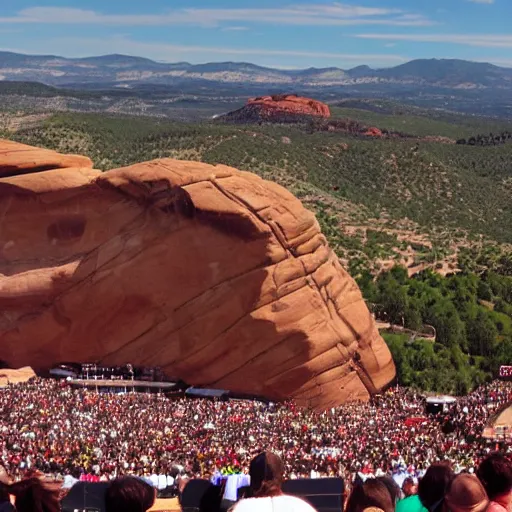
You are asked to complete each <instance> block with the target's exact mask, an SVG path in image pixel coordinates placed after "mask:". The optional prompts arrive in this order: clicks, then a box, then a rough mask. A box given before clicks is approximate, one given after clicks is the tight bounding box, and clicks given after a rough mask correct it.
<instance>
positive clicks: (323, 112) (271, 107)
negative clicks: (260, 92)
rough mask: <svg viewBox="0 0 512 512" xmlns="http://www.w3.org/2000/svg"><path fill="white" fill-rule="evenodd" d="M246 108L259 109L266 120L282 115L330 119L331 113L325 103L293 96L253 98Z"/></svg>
mask: <svg viewBox="0 0 512 512" xmlns="http://www.w3.org/2000/svg"><path fill="white" fill-rule="evenodd" d="M247 106H252V107H254V106H257V107H259V108H260V109H261V115H262V117H268V118H272V117H279V116H281V115H283V114H286V115H289V114H295V115H298V116H315V117H326V118H327V117H331V111H330V109H329V107H328V106H327V105H326V104H325V103H322V102H320V101H317V100H313V99H311V98H303V97H301V96H297V95H295V94H286V95H279V96H262V97H261V98H253V99H250V100H249V101H248V102H247Z"/></svg>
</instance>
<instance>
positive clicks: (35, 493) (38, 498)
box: [0, 477, 60, 512]
mask: <svg viewBox="0 0 512 512" xmlns="http://www.w3.org/2000/svg"><path fill="white" fill-rule="evenodd" d="M0 491H1V492H2V493H3V494H4V495H6V494H7V495H11V496H14V500H15V501H14V503H15V508H16V511H17V512H60V503H59V491H58V489H54V488H52V487H50V486H48V485H47V484H45V483H44V482H43V481H42V480H41V479H39V478H35V477H32V478H26V479H25V480H20V481H19V482H15V483H12V484H4V483H0Z"/></svg>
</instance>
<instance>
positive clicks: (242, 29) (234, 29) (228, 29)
mask: <svg viewBox="0 0 512 512" xmlns="http://www.w3.org/2000/svg"><path fill="white" fill-rule="evenodd" d="M222 30H223V31H224V32H245V31H246V30H249V28H248V27H224V28H223V29H222Z"/></svg>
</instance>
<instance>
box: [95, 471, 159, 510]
mask: <svg viewBox="0 0 512 512" xmlns="http://www.w3.org/2000/svg"><path fill="white" fill-rule="evenodd" d="M154 502H155V489H154V488H153V487H151V485H149V484H147V483H146V482H144V481H143V480H140V479H139V478H135V477H133V476H126V477H122V478H117V479H116V480H113V481H112V482H111V484H110V485H109V486H108V488H107V491H106V493H105V510H106V512H119V511H120V510H122V511H123V512H146V510H149V509H150V508H151V507H152V506H153V504H154Z"/></svg>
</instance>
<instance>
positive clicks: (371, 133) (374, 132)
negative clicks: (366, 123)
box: [364, 127, 382, 137]
mask: <svg viewBox="0 0 512 512" xmlns="http://www.w3.org/2000/svg"><path fill="white" fill-rule="evenodd" d="M364 135H366V136H367V137H382V131H381V130H379V128H375V127H371V128H368V129H367V130H366V132H365V133H364Z"/></svg>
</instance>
